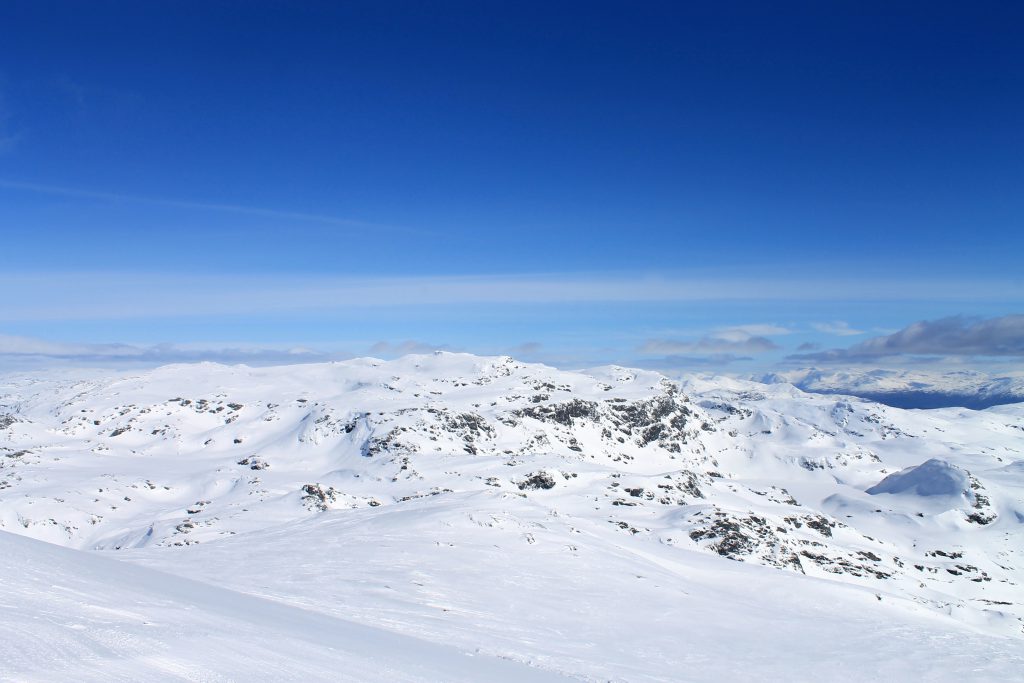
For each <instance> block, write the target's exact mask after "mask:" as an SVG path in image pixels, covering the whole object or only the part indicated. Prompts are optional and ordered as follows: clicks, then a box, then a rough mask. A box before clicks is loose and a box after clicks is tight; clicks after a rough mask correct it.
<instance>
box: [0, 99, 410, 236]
mask: <svg viewBox="0 0 1024 683" xmlns="http://www.w3.org/2000/svg"><path fill="white" fill-rule="evenodd" d="M0 124H2V119H0ZM2 133H3V128H2V127H0V142H2ZM0 188H3V189H7V190H21V191H25V192H35V193H40V194H50V195H59V196H63V197H77V198H80V199H94V200H100V201H107V202H119V203H120V202H131V203H140V204H153V205H158V206H169V207H175V208H179V209H196V210H200V211H219V212H225V213H236V214H245V215H250V216H261V217H265V218H279V219H282V220H288V221H307V222H313V223H323V224H325V225H336V226H339V227H344V228H359V229H372V230H382V231H389V232H400V233H419V234H425V233H426V232H427V231H423V230H418V229H414V228H409V227H402V226H395V225H381V224H378V223H371V222H368V221H361V220H355V219H351V218H340V217H338V216H329V215H324V214H318V213H306V212H302V211H283V210H280V209H269V208H263V207H256V206H244V205H240V204H224V203H220V202H204V201H190V200H182V199H168V198H163V197H146V196H141V195H134V194H122V193H117V192H97V191H94V190H86V189H81V188H74V187H62V186H58V185H41V184H37V183H25V182H19V181H14V180H0Z"/></svg>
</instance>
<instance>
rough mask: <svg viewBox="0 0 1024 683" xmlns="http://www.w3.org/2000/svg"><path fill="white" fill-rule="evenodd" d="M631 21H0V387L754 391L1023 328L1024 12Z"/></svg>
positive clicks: (209, 8) (217, 6) (176, 14)
mask: <svg viewBox="0 0 1024 683" xmlns="http://www.w3.org/2000/svg"><path fill="white" fill-rule="evenodd" d="M636 5H637V4H636V3H600V2H599V3H560V4H557V5H555V3H524V2H516V3H497V2H495V3H456V2H449V3H440V4H431V5H427V4H425V3H411V2H410V3H392V2H366V3H302V5H301V6H299V4H298V3H279V2H263V3H260V2H246V3H239V2H216V3H210V2H206V3H190V2H173V3H172V2H155V3H145V4H142V3H127V2H100V3H94V4H93V3H91V4H88V5H86V4H83V3H71V2H67V3H50V4H45V5H44V4H43V3H35V2H11V3H5V4H4V6H3V7H2V8H0V26H2V27H4V28H3V29H0V30H2V32H3V36H2V41H0V43H2V47H0V232H2V235H3V248H2V249H0V287H3V291H4V292H5V293H6V295H5V297H4V301H2V302H0V357H6V358H7V360H8V362H12V359H13V360H18V359H24V358H25V357H27V356H37V357H39V358H42V359H44V360H45V359H51V360H53V361H54V362H56V361H57V360H59V361H60V362H71V361H73V360H74V359H75V358H81V359H86V360H90V359H92V360H95V359H94V358H93V357H94V356H95V357H98V358H99V359H100V360H103V359H106V360H108V361H110V362H115V361H114V360H110V359H112V358H116V359H121V358H122V356H127V357H130V358H131V357H136V358H141V359H143V360H140V361H139V362H143V361H144V362H153V361H154V360H160V361H164V360H175V359H179V358H184V359H196V358H202V357H209V358H217V359H225V360H231V359H232V358H236V357H238V358H242V359H250V360H252V361H253V362H257V361H266V362H276V360H277V359H278V358H279V357H281V358H286V359H287V358H306V357H308V358H319V357H339V356H344V355H361V354H365V353H370V352H374V353H378V354H380V355H387V354H394V353H400V352H402V351H404V350H415V349H425V348H433V347H444V348H450V349H457V350H467V351H473V352H479V353H513V354H515V355H520V356H523V357H527V358H529V359H535V360H546V361H549V362H553V363H557V364H561V365H578V364H590V363H601V362H618V363H623V364H648V365H652V366H658V367H681V368H696V369H702V370H706V369H714V370H727V371H730V372H745V371H759V370H762V369H767V368H772V367H776V366H778V365H780V364H782V365H785V364H792V363H800V362H808V363H809V362H839V361H840V360H845V361H847V362H852V361H851V359H853V358H854V357H858V358H859V356H856V354H846V355H845V356H838V357H837V356H834V355H833V356H829V357H825V356H819V357H818V358H815V359H793V358H790V357H791V356H793V355H796V354H807V353H816V352H819V351H825V350H829V349H834V348H839V349H845V348H848V347H851V346H853V345H856V344H862V343H864V342H865V341H866V340H869V339H872V338H875V337H882V336H885V335H889V334H892V333H894V332H896V331H898V330H901V329H904V328H906V327H907V326H908V325H910V324H912V323H915V322H917V321H922V320H925V321H940V320H949V319H953V320H957V321H959V322H957V323H956V325H958V326H959V329H961V331H964V333H965V334H970V333H971V330H975V331H976V330H987V329H989V328H979V327H977V321H978V320H983V319H989V320H991V319H1003V318H1006V317H1007V316H1013V315H1015V314H1020V313H1022V312H1024V277H1022V275H1021V271H1022V268H1021V266H1020V262H1021V260H1022V256H1024V229H1022V228H1024V226H1022V225H1021V223H1022V217H1024V192H1021V187H1022V186H1024V126H1022V125H1021V123H1020V122H1021V121H1024V46H1022V44H1021V41H1020V40H1019V26H1020V25H1021V22H1022V20H1024V9H1022V8H1021V7H1019V6H1016V5H1015V4H1013V3H991V4H989V3H973V4H971V5H970V6H967V5H964V4H963V3H955V4H954V3H941V2H940V3H928V4H927V6H925V5H923V4H922V3H877V4H872V3H811V2H808V3H699V4H698V3H645V4H643V5H642V6H639V7H638V6H636ZM953 316H961V317H959V318H952V317H953ZM1008 319H1009V320H1010V321H1011V322H1012V321H1014V320H1016V318H1012V317H1011V318H1008ZM1011 327H1012V328H1013V329H1016V327H1013V326H1012V325H1011ZM929 329H932V328H929ZM934 329H939V328H938V327H936V328H934ZM942 329H946V328H945V327H943V328H942ZM1000 329H1003V328H1000ZM1004 331H1005V330H1004ZM156 345H162V346H156ZM155 348H158V349H162V351H159V352H157V351H154V349H155ZM872 348H875V347H872ZM914 348H924V347H920V346H917V347H914ZM927 348H929V349H932V353H930V354H929V356H930V357H932V358H933V359H935V360H939V359H945V360H948V358H947V354H945V353H943V349H942V348H941V347H932V346H929V347H927ZM1006 348H1011V349H1013V348H1017V347H1015V346H1013V344H1012V343H1011V344H1010V347H1006V346H1005V344H1004V345H1003V346H1001V347H999V348H998V349H995V350H993V351H992V352H991V353H987V352H986V351H985V349H984V348H979V347H978V346H977V345H974V346H970V347H969V349H968V347H957V346H955V345H953V346H952V347H951V348H950V349H949V354H952V355H955V356H957V362H967V363H973V364H983V363H991V362H998V363H999V364H1000V365H1006V364H1007V363H1011V364H1012V363H1015V362H1018V361H1019V360H1020V358H1019V356H1014V355H1013V354H1012V353H1010V354H1009V355H1008V354H1007V353H1006V351H1005V349H1006ZM117 349H126V350H130V351H126V354H120V352H118V351H117ZM140 349H142V351H140ZM298 349H301V350H304V351H306V352H308V353H305V355H304V354H296V353H289V352H290V351H295V350H298ZM965 349H968V350H969V352H966V351H965ZM901 359H903V356H897V357H895V358H890V359H889V361H890V362H900V361H901ZM918 360H919V359H918ZM117 362H120V360H118V361H117ZM2 363H3V361H2V360H0V365H2Z"/></svg>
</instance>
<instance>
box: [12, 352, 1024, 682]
mask: <svg viewBox="0 0 1024 683" xmlns="http://www.w3.org/2000/svg"><path fill="white" fill-rule="evenodd" d="M44 541H45V543H44ZM60 546H63V547H60ZM0 567H2V576H3V580H2V581H0V605H2V606H3V618H2V619H0V642H2V643H3V647H2V648H0V680H10V681H53V680H56V681H70V680H74V681H90V680H96V681H112V680H146V681H153V680H195V681H286V680H303V681H309V680H325V681H327V680H331V681H335V680H338V681H341V680H352V681H369V680H381V681H405V680H410V681H412V680H415V681H455V680H466V681H500V680H508V681H513V680H514V681H524V680H549V679H550V680H584V681H608V680H612V681H721V680H735V681H747V680H749V681H753V680H757V681H762V680H790V681H811V680H814V681H865V680H915V681H917V680H936V681H938V680H941V681H946V680H948V681H974V680H981V681H985V680H1014V679H1018V678H1019V677H1020V676H1021V672H1022V671H1024V588H1022V585H1021V582H1022V581H1024V404H1020V403H1018V404H1012V405H1003V406H998V407H994V408H988V409H986V410H979V411H976V410H968V409H965V408H944V409H936V410H902V409H899V408H893V407H889V406H885V405H881V404H878V403H873V402H870V401H868V400H864V399H858V398H853V397H848V396H841V395H822V394H808V393H804V392H803V391H801V390H799V389H797V388H795V387H794V386H792V385H791V384H788V383H782V382H778V383H773V384H763V383H758V382H753V381H744V380H737V379H728V378H721V377H719V378H689V379H685V380H683V381H682V382H681V383H677V382H672V381H669V380H668V379H666V378H665V377H663V376H661V375H659V374H657V373H654V372H648V371H641V370H631V369H626V368H621V367H604V368H598V369H595V370H589V371H586V372H566V371H561V370H556V369H553V368H550V367H546V366H542V365H531V364H525V363H520V362H517V361H515V360H513V359H511V358H507V357H499V358H491V357H477V356H471V355H465V354H448V353H438V354H433V355H414V356H406V357H404V358H401V359H399V360H395V361H381V360H375V359H358V360H352V361H345V362H339V363H327V364H319V365H296V366H287V367H274V368H251V367H246V366H223V365H216V364H207V363H204V364H196V365H174V366H167V367H162V368H158V369H156V370H152V371H147V372H144V373H136V374H132V375H130V376H125V375H117V376H115V375H113V374H111V375H109V376H108V375H102V374H95V373H94V374H92V375H85V374H83V375H80V376H77V377H76V376H70V375H64V376H57V375H55V374H51V375H35V376H32V377H26V376H10V377H6V378H4V379H3V380H0Z"/></svg>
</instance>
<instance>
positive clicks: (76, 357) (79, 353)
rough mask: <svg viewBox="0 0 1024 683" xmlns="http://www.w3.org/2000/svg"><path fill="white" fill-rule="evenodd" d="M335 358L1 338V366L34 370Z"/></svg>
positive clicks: (297, 351) (285, 351) (246, 349)
mask: <svg viewBox="0 0 1024 683" xmlns="http://www.w3.org/2000/svg"><path fill="white" fill-rule="evenodd" d="M332 358H333V357H332V356H331V355H329V354H325V353H323V352H320V351H314V350H312V349H308V348H304V347H292V348H266V347H258V346H224V347H202V346H195V345H179V344H154V345H151V346H137V345H133V344H89V343H78V342H74V343H68V342H54V341H47V340H44V339H36V338H33V337H19V336H13V335H0V365H6V366H12V367H31V366H35V365H38V364H40V363H48V364H62V365H74V364H82V365H108V366H137V365H141V366H150V365H166V364H170V363H196V362H200V361H210V362H215V363H225V364H237V363H244V364H247V365H269V364H290V363H309V362H316V361H325V360H332Z"/></svg>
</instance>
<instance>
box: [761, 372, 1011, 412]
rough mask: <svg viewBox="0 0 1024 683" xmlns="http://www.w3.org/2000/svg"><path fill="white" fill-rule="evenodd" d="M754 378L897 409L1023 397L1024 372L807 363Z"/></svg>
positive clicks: (1001, 401) (980, 404)
mask: <svg viewBox="0 0 1024 683" xmlns="http://www.w3.org/2000/svg"><path fill="white" fill-rule="evenodd" d="M752 379H754V380H755V381H759V382H764V383H768V384H777V383H788V384H792V385H794V386H796V387H799V388H800V389H803V390H804V391H810V392H815V393H824V394H849V395H852V396H860V397H862V398H867V399H870V400H873V401H878V402H879V403H885V404H886V405H891V406H894V407H897V408H946V407H964V408H974V409H983V408H989V407H992V406H996V405H1005V404H1008V403H1020V402H1022V401H1024V372H1019V371H1015V372H1009V373H1003V374H1000V375H992V374H988V373H983V372H978V371H974V370H954V371H947V372H935V371H932V372H929V371H923V370H895V369H886V368H880V369H863V370H855V369H843V370H820V369H818V368H803V369H799V370H787V371H782V372H773V373H769V374H766V375H758V376H755V377H752Z"/></svg>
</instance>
